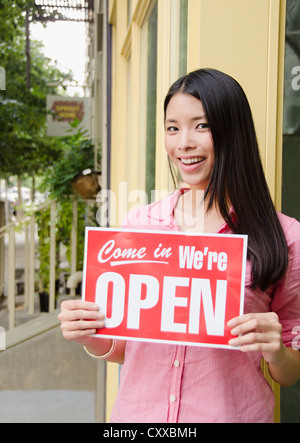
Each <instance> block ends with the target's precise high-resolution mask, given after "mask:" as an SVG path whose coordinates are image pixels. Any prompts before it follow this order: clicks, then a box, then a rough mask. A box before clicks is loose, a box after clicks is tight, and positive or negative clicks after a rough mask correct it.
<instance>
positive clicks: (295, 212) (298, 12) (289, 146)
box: [282, 0, 300, 221]
mask: <svg viewBox="0 0 300 443" xmlns="http://www.w3.org/2000/svg"><path fill="white" fill-rule="evenodd" d="M299 165H300V2H299V1H298V0H287V14H286V38H285V76H284V123H283V155H282V212H284V213H285V214H287V215H289V216H291V217H295V218H297V219H298V220H299V221H300V205H299V199H300V168H299Z"/></svg>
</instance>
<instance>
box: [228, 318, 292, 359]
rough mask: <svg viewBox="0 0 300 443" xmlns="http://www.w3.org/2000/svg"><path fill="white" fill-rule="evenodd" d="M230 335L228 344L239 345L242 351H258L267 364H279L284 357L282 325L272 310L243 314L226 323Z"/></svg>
mask: <svg viewBox="0 0 300 443" xmlns="http://www.w3.org/2000/svg"><path fill="white" fill-rule="evenodd" d="M227 324H228V326H229V327H230V328H232V329H231V333H232V335H240V336H239V337H235V338H233V339H231V340H229V345H231V346H234V347H236V346H239V347H240V350H241V351H242V352H251V351H260V352H261V353H262V355H263V357H264V359H265V360H266V362H267V363H269V364H280V363H282V362H284V360H285V358H286V347H285V346H284V344H283V342H282V326H281V324H280V322H279V318H278V315H277V314H275V313H274V312H267V313H261V314H245V315H242V316H240V317H236V318H233V319H231V320H230V321H229V322H228V323H227Z"/></svg>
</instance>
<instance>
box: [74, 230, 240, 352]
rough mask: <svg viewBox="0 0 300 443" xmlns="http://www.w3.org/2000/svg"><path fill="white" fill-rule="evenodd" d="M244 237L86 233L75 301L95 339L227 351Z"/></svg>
mask: <svg viewBox="0 0 300 443" xmlns="http://www.w3.org/2000/svg"><path fill="white" fill-rule="evenodd" d="M246 252H247V236H243V235H221V234H215V235H211V234H210V235H207V234H201V235H200V234H194V233H192V234H186V233H178V232H172V231H170V232H169V231H141V230H138V231H133V230H115V229H103V228H86V239H85V263H84V275H83V299H84V300H87V301H92V302H95V303H96V304H98V305H99V307H100V310H101V311H102V312H103V313H104V314H105V315H106V322H105V328H102V329H99V330H98V331H97V335H99V337H100V336H101V337H113V338H121V339H134V340H144V341H154V342H156V341H157V342H167V343H169V342H172V343H177V344H178V343H179V344H190V345H196V346H218V347H229V346H228V340H229V339H230V338H231V333H230V330H229V328H228V327H227V322H228V321H229V320H230V319H231V318H233V317H235V316H238V315H242V314H243V305H244V284H245V265H246Z"/></svg>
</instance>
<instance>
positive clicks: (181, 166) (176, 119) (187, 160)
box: [165, 93, 215, 190]
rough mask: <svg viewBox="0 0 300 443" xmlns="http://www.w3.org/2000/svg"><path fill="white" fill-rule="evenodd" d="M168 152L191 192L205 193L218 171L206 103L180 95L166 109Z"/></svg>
mask: <svg viewBox="0 0 300 443" xmlns="http://www.w3.org/2000/svg"><path fill="white" fill-rule="evenodd" d="M165 148H166V151H167V154H168V156H169V158H170V160H171V161H172V162H173V164H174V165H175V166H176V167H177V168H178V170H179V172H180V174H181V177H182V180H183V181H184V182H185V183H186V184H188V185H190V187H191V189H195V190H197V189H201V190H205V189H206V188H207V185H208V183H209V180H210V177H211V174H212V170H213V167H214V161H215V156H214V145H213V140H212V136H211V132H210V129H209V127H208V123H207V119H206V115H205V112H204V109H203V106H202V103H201V101H200V100H198V99H197V98H195V97H193V96H192V95H189V94H184V93H177V94H175V95H173V97H172V98H171V100H170V102H169V104H168V106H167V109H166V120H165Z"/></svg>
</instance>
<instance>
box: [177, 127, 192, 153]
mask: <svg viewBox="0 0 300 443" xmlns="http://www.w3.org/2000/svg"><path fill="white" fill-rule="evenodd" d="M195 147H196V143H195V141H194V139H193V137H192V136H191V134H190V132H189V131H182V133H181V137H180V139H179V144H178V149H181V150H190V149H193V148H195Z"/></svg>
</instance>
